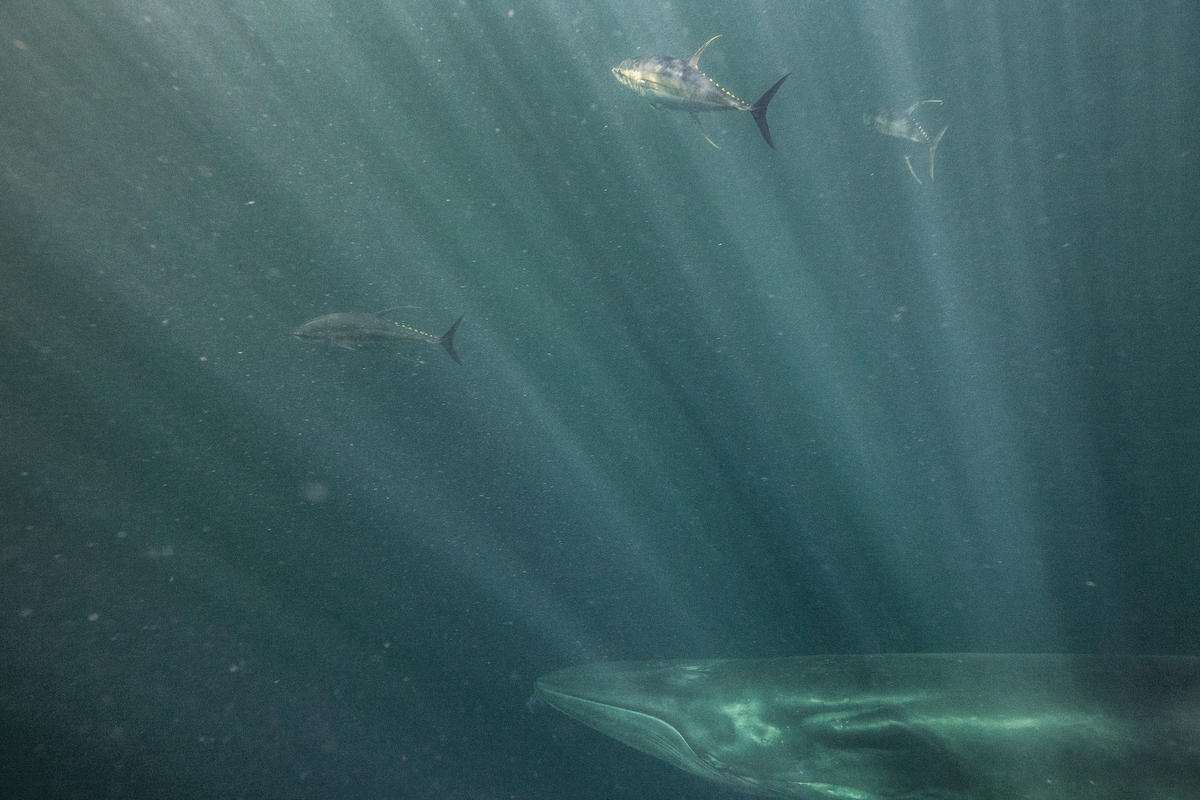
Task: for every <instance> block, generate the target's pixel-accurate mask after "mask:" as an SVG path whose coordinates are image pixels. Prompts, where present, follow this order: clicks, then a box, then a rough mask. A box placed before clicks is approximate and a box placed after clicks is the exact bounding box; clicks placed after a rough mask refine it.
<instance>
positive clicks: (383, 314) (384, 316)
mask: <svg viewBox="0 0 1200 800" xmlns="http://www.w3.org/2000/svg"><path fill="white" fill-rule="evenodd" d="M402 308H420V306H392V307H391V308H385V309H384V310H383V311H376V312H375V316H377V317H379V318H380V319H387V315H388V314H390V313H392V312H393V311H399V310H400V309H402Z"/></svg>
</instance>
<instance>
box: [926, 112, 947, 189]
mask: <svg viewBox="0 0 1200 800" xmlns="http://www.w3.org/2000/svg"><path fill="white" fill-rule="evenodd" d="M948 130H950V126H949V125H947V126H946V127H944V128H942V129H941V130H940V131H938V135H937V136H935V137H933V141H932V142H930V143H929V181H930V182H931V183H932V182H933V154H934V153H936V152H937V146H938V144H940V143H941V141H942V137H943V136H945V135H946V131H948Z"/></svg>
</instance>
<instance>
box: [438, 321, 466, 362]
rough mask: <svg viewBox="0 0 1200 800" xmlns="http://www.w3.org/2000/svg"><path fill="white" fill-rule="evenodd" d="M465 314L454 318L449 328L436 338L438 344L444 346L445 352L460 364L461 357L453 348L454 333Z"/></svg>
mask: <svg viewBox="0 0 1200 800" xmlns="http://www.w3.org/2000/svg"><path fill="white" fill-rule="evenodd" d="M465 316H466V314H463V315H462V316H460V317H459V318H458V319H456V320H454V324H453V325H451V326H450V330H448V331H446V333H445V334H443V335H442V338H440V339H438V344H440V345H441V346H442V347H444V348H446V352H447V353H449V354H450V357H451V358H453V359H454V360H455V361H457V362H458V363H460V364H461V363H462V359H461V358H459V357H458V353H457V352H455V350H454V334H455V333H457V332H458V325H459V323H460V322H462V321H463V317H465Z"/></svg>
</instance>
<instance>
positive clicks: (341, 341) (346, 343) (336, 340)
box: [329, 336, 354, 350]
mask: <svg viewBox="0 0 1200 800" xmlns="http://www.w3.org/2000/svg"><path fill="white" fill-rule="evenodd" d="M329 341H330V342H332V343H333V344H334V345H336V346H337V347H340V348H342V349H343V350H353V349H354V345H353V344H351V343H350V340H349V339H345V338H343V337H341V336H331V337H329Z"/></svg>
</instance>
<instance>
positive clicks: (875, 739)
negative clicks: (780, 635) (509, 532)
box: [535, 653, 1200, 800]
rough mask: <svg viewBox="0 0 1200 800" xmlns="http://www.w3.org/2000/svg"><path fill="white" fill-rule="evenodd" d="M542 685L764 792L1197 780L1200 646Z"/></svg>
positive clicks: (724, 781)
mask: <svg viewBox="0 0 1200 800" xmlns="http://www.w3.org/2000/svg"><path fill="white" fill-rule="evenodd" d="M535 696H536V697H538V698H539V699H541V700H542V701H543V702H545V703H546V704H547V705H549V706H551V707H553V708H555V709H557V710H558V711H561V712H562V713H564V714H566V715H567V716H569V717H572V718H574V719H575V720H577V721H579V722H581V723H583V724H585V725H588V726H590V727H591V728H594V729H595V730H597V731H599V732H600V733H602V734H605V735H607V736H610V737H612V738H614V739H616V740H618V741H620V742H623V743H624V744H626V745H629V746H630V747H633V748H635V749H637V750H640V751H642V752H643V753H647V754H649V755H651V756H654V757H656V758H658V759H661V760H662V761H665V762H666V763H668V764H671V765H673V766H675V767H678V768H680V769H682V770H685V771H687V772H690V773H693V774H695V775H699V776H701V777H704V778H707V779H709V780H711V781H714V782H715V783H718V784H721V785H723V786H726V787H729V788H731V789H735V790H737V791H739V792H744V793H747V794H752V795H758V796H762V797H778V798H801V800H1018V799H1019V800H1077V799H1078V800H1085V798H1086V800H1118V799H1120V800H1133V799H1134V798H1136V800H1184V798H1189V800H1195V798H1197V797H1200V658H1195V657H1189V656H1081V655H1057V654H1010V653H1005V654H996V653H921V654H877V655H822V656H795V657H786V658H770V659H707V660H675V661H640V662H629V661H626V662H600V663H591V664H581V665H577V666H572V667H567V668H565V669H562V670H559V671H557V672H553V673H550V674H548V675H545V676H543V677H542V678H540V679H538V680H537V681H536V683H535Z"/></svg>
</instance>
